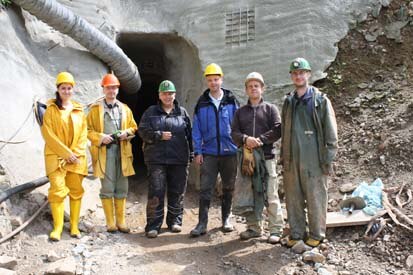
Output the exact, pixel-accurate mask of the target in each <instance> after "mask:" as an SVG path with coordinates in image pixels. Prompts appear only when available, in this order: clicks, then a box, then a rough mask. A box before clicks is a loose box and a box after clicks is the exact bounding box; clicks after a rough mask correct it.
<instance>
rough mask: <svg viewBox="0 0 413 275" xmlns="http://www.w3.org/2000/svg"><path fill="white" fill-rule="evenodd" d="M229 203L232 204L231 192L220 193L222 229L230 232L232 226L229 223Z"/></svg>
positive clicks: (232, 228)
mask: <svg viewBox="0 0 413 275" xmlns="http://www.w3.org/2000/svg"><path fill="white" fill-rule="evenodd" d="M231 204H232V194H231V193H229V192H226V193H224V194H223V195H222V204H221V214H222V215H221V218H222V231H224V232H232V231H234V226H233V225H232V224H231V219H230V215H231Z"/></svg>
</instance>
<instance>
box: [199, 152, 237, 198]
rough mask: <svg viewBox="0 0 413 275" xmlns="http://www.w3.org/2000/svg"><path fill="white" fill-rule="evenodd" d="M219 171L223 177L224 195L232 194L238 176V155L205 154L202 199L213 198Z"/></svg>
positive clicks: (202, 168)
mask: <svg viewBox="0 0 413 275" xmlns="http://www.w3.org/2000/svg"><path fill="white" fill-rule="evenodd" d="M218 173H219V174H220V175H221V179H222V193H223V195H224V196H225V195H226V194H231V195H232V193H233V192H234V186H235V178H236V176H237V156H236V155H233V156H209V155H205V156H204V163H203V164H202V165H201V190H200V200H204V201H210V200H211V198H212V194H213V193H214V188H215V184H216V182H217V177H218Z"/></svg>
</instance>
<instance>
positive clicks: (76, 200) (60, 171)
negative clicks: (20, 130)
mask: <svg viewBox="0 0 413 275" xmlns="http://www.w3.org/2000/svg"><path fill="white" fill-rule="evenodd" d="M74 85H75V81H74V78H73V76H72V75H71V74H70V73H67V72H62V73H59V74H58V76H57V78H56V86H57V92H56V99H50V100H49V101H48V102H47V110H46V112H45V114H44V117H43V125H42V135H43V138H44V140H45V148H44V155H45V164H46V174H47V176H48V177H49V181H50V188H49V195H48V199H49V203H50V209H51V212H52V216H53V231H52V232H51V233H50V239H51V240H54V241H59V240H60V236H61V234H62V230H63V223H64V221H63V219H64V199H65V198H66V196H67V195H69V197H70V235H71V236H72V237H75V238H80V232H79V228H78V224H79V215H80V205H81V199H82V196H83V193H84V190H83V187H82V181H83V178H84V176H86V175H87V159H86V144H87V123H86V116H85V114H84V112H83V107H82V105H81V104H79V103H77V102H75V101H73V100H72V96H73V86H74Z"/></svg>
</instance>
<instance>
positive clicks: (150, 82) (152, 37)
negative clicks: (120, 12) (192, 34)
mask: <svg viewBox="0 0 413 275" xmlns="http://www.w3.org/2000/svg"><path fill="white" fill-rule="evenodd" d="M117 43H118V45H119V46H120V47H121V48H122V49H123V51H124V52H125V53H126V55H127V56H128V57H129V58H130V59H131V60H132V61H133V62H134V63H135V64H136V65H137V67H138V68H139V72H140V75H141V79H142V87H141V89H140V90H139V92H138V93H136V94H133V95H128V94H126V93H124V92H122V87H121V89H120V93H119V99H120V100H121V101H122V102H124V103H126V104H127V105H128V106H129V108H130V109H131V110H132V112H133V115H134V118H135V121H136V122H137V123H138V124H139V121H140V119H141V117H142V115H143V113H144V112H145V110H146V109H147V108H148V107H149V106H151V105H154V104H157V102H158V86H159V84H160V82H162V81H163V80H165V79H169V80H171V81H173V82H174V84H175V86H176V88H177V90H178V92H177V95H176V98H177V100H178V101H179V102H180V103H181V104H182V105H183V106H185V107H187V108H188V111H189V112H190V113H192V111H191V110H190V109H192V105H193V103H194V100H195V98H196V97H197V96H198V95H199V91H201V87H202V79H201V76H202V73H201V66H200V62H199V57H198V52H197V50H196V49H195V48H194V47H193V46H192V45H191V44H190V43H189V42H187V41H186V40H185V39H183V38H182V37H179V36H177V35H174V34H141V33H120V34H119V35H118V37H117ZM195 91H198V95H195ZM188 105H190V106H189V107H188ZM142 144H143V142H142V139H141V138H140V137H139V136H138V135H137V136H136V137H135V138H134V139H133V140H132V146H133V155H134V163H133V164H134V168H135V172H136V176H135V178H138V179H139V178H142V177H144V176H146V166H145V162H144V157H143V152H142Z"/></svg>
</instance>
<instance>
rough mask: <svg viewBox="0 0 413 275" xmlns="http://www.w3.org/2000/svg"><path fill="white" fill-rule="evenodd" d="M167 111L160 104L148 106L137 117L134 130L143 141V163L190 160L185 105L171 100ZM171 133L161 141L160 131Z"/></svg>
mask: <svg viewBox="0 0 413 275" xmlns="http://www.w3.org/2000/svg"><path fill="white" fill-rule="evenodd" d="M174 105H175V107H174V109H173V110H172V111H171V113H170V114H167V113H166V112H165V111H164V110H163V109H162V107H161V105H160V104H158V105H153V106H151V107H149V108H148V109H147V110H146V111H145V113H143V116H142V118H141V121H140V123H139V128H138V133H139V136H140V137H141V138H142V140H143V142H144V143H143V154H144V159H145V163H147V164H174V165H181V164H182V165H186V164H188V162H189V161H190V160H191V159H192V155H193V147H192V136H191V132H192V130H191V121H190V119H189V115H188V113H187V111H186V110H185V108H183V107H180V106H179V104H178V102H177V101H175V102H174ZM163 131H165V132H171V133H172V138H171V139H170V140H162V132H163Z"/></svg>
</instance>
